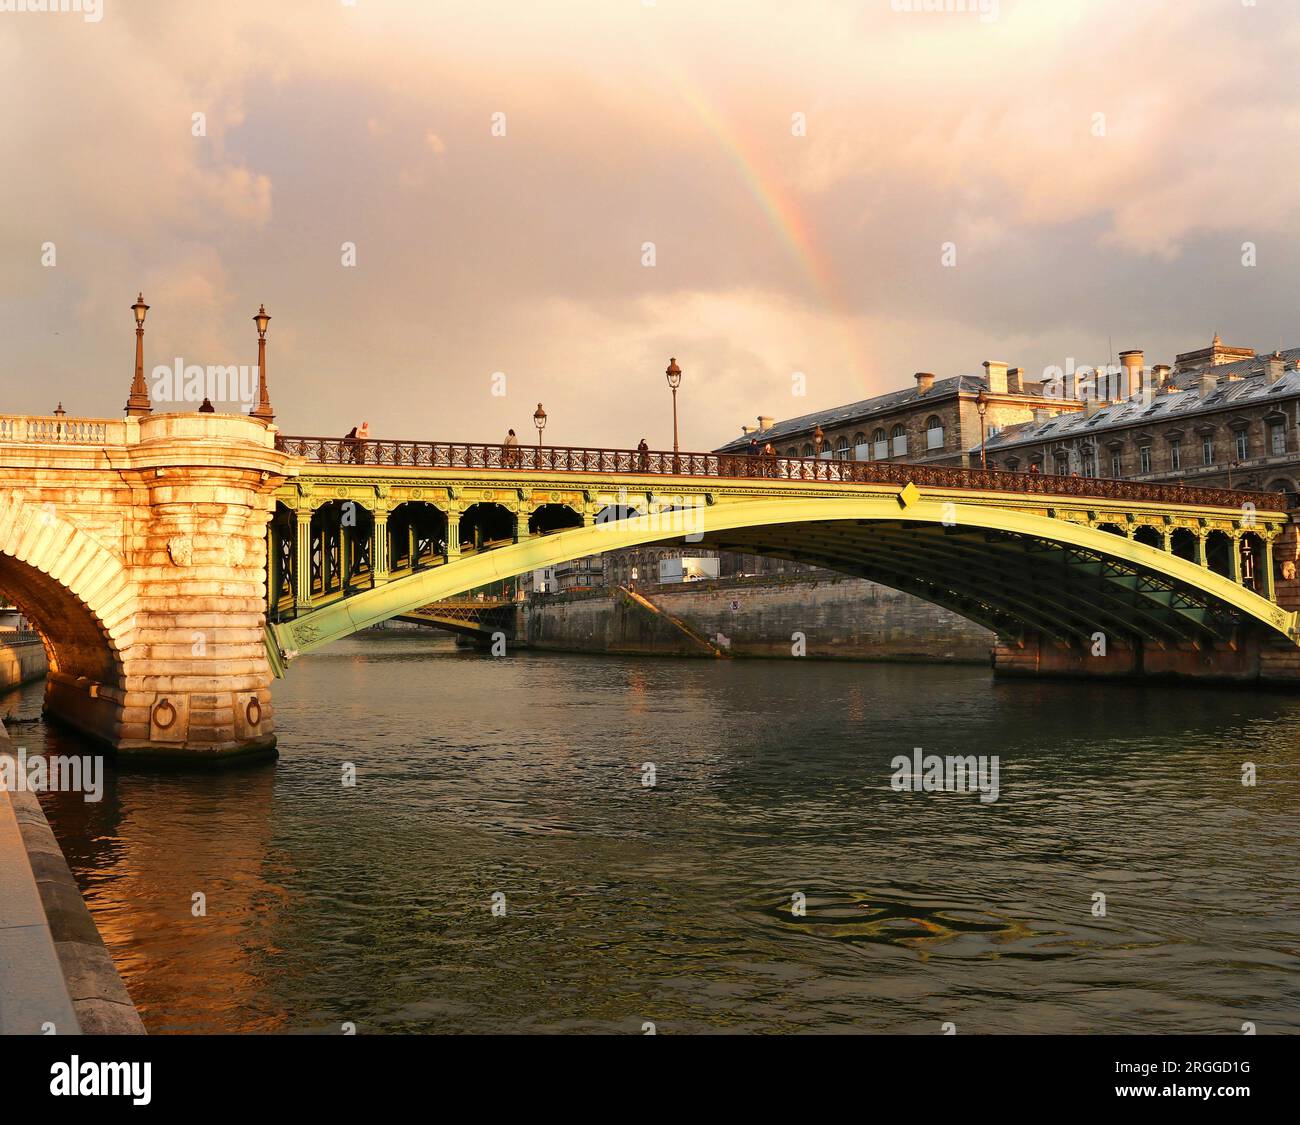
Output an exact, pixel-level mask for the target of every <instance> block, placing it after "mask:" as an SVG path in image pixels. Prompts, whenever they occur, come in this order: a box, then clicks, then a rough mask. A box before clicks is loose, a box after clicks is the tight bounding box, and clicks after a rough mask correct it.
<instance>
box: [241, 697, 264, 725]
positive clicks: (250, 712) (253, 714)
mask: <svg viewBox="0 0 1300 1125" xmlns="http://www.w3.org/2000/svg"><path fill="white" fill-rule="evenodd" d="M244 718H245V719H247V720H248V725H249V726H250V727H255V726H257V724H258V723H260V722H261V721H262V705H261V704H260V703H258V701H257V700H256V699H250V700H249V701H248V706H247V707H245V708H244Z"/></svg>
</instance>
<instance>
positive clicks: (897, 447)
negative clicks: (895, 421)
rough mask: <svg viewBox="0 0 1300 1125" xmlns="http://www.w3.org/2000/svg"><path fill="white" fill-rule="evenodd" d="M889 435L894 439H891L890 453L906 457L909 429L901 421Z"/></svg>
mask: <svg viewBox="0 0 1300 1125" xmlns="http://www.w3.org/2000/svg"><path fill="white" fill-rule="evenodd" d="M889 436H890V438H891V439H892V440H891V441H890V449H889V455H890V456H891V457H906V456H907V430H906V429H905V428H904V427H903V426H902V424H901V423H900V424H899V425H897V426H895V427H894V429H893V431H892V432H891V433H890V435H889Z"/></svg>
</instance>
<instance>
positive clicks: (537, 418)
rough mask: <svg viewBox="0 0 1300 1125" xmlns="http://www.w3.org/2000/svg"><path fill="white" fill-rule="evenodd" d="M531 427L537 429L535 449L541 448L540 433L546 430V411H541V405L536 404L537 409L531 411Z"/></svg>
mask: <svg viewBox="0 0 1300 1125" xmlns="http://www.w3.org/2000/svg"><path fill="white" fill-rule="evenodd" d="M533 425H534V426H536V427H537V448H538V449H541V448H542V431H543V430H544V429H546V411H545V410H543V409H542V404H541V403H540V402H539V403H538V404H537V409H536V410H534V411H533Z"/></svg>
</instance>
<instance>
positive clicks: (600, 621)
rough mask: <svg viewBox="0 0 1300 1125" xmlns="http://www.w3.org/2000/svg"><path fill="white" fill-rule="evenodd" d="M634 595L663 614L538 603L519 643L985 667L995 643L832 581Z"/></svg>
mask: <svg viewBox="0 0 1300 1125" xmlns="http://www.w3.org/2000/svg"><path fill="white" fill-rule="evenodd" d="M636 592H637V593H638V594H640V595H641V596H642V597H644V598H645V599H647V600H648V601H649V602H650V603H651V604H652V605H653V606H654V607H655V608H656V609H657V610H658V611H659V612H658V613H656V612H653V611H652V610H649V609H647V608H646V607H644V606H643V605H641V604H639V603H638V602H637V601H636V600H635V599H633V598H629V597H628V596H627V595H626V594H624V593H623V592H622V591H620V590H617V589H615V590H612V591H610V590H601V591H593V592H590V593H584V594H572V595H564V594H560V595H550V596H544V597H541V598H536V599H534V600H533V601H531V602H530V603H528V604H526V605H525V606H524V607H523V609H522V611H521V618H522V636H521V640H523V641H524V642H525V643H526V644H527V645H528V646H529V647H530V648H536V649H541V650H551V651H559V652H589V653H612V654H633V655H652V656H714V655H715V651H714V650H715V649H717V650H720V651H721V652H722V653H723V654H725V655H730V656H735V657H769V658H790V657H793V656H795V655H796V646H798V645H799V643H800V637H802V645H803V654H804V655H805V656H806V657H809V658H814V659H822V660H870V661H919V662H939V663H981V664H983V663H987V662H988V660H989V653H990V651H991V650H992V648H993V646H994V644H995V638H994V635H993V634H992V633H990V632H989V631H988V630H986V629H982V628H980V627H979V626H978V625H975V624H973V623H972V622H970V621H967V620H966V619H965V618H963V617H960V616H958V615H957V614H955V613H950V612H949V611H947V610H944V609H940V608H939V607H938V606H933V605H930V604H929V603H927V602H923V601H921V600H920V599H918V598H914V597H912V596H910V595H908V594H903V593H899V592H898V591H896V590H892V589H890V588H889V587H886V586H880V585H878V584H876V583H874V582H868V581H866V580H864V579H860V578H850V577H847V576H841V575H835V574H832V573H829V572H827V573H819V574H815V575H795V576H783V577H781V578H760V579H733V580H724V581H717V582H690V583H680V584H664V585H642V584H638V585H637V587H636ZM720 638H721V639H720ZM702 641H703V642H708V643H702Z"/></svg>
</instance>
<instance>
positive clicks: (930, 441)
mask: <svg viewBox="0 0 1300 1125" xmlns="http://www.w3.org/2000/svg"><path fill="white" fill-rule="evenodd" d="M864 446H865V449H864V448H863V447H864ZM907 446H908V443H907V429H906V427H905V426H903V425H901V424H900V425H897V426H895V427H894V428H893V429H892V430H890V432H889V435H888V436H886V434H885V431H884V429H883V428H879V429H876V430H875V431H873V432H872V434H871V440H870V441H868V440H867V435H866V434H864V433H862V432H861V431H860V430H859V431H858V432H857V433H856V434H854V435H853V444H852V445H851V446H850V444H849V439H848V438H847V437H846V436H844V435H843V434H841V435H840V436H839V437H838V438H836V439H835V449H834V454H835V457H836V459H837V460H840V461H848V460H850V459H852V458H853V457H855V456H856V455H857V452H858V450H863V456H864V457H865V458H866V460H868V461H883V460H884V459H885V458H887V457H906V456H907V454H908V448H907ZM925 448H926V452H932V451H934V450H936V449H942V448H943V421H942V420H941V419H940V418H939V417H938V415H931V416H930V417H929V418H927V419H926V420H925ZM785 452H786V456H787V457H815V456H816V455H817V450H816V449H815V448H814V447H813V443H812V442H810V441H809V442H805V443H804V447H803V450H802V451H800V450H799V449H798V447H796V446H793V445H792V446H791V447H790V448H789V449H787V450H786V451H785Z"/></svg>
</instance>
